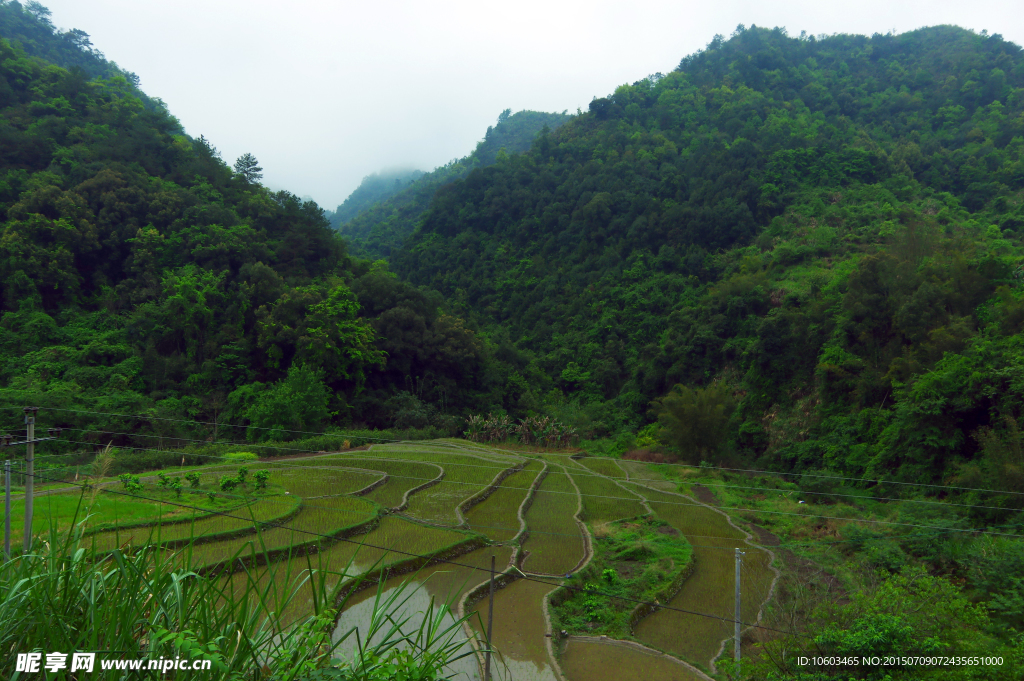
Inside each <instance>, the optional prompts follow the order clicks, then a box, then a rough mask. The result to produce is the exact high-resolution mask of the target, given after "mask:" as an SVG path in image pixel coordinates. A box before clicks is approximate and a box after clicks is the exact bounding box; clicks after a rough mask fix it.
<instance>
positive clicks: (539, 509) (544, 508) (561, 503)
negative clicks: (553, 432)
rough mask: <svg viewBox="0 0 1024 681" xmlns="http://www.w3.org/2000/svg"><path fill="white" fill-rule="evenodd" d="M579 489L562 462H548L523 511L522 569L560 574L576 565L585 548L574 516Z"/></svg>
mask: <svg viewBox="0 0 1024 681" xmlns="http://www.w3.org/2000/svg"><path fill="white" fill-rule="evenodd" d="M579 503H580V501H579V493H578V492H577V491H576V487H575V486H574V485H573V483H572V480H571V479H570V478H569V475H568V474H567V473H566V472H565V469H563V468H562V467H561V466H558V465H553V464H548V474H547V476H546V477H545V478H544V480H543V481H542V482H541V483H540V487H539V488H538V489H537V492H536V494H535V495H534V499H533V503H532V504H531V505H530V509H529V510H528V511H527V512H526V527H527V532H528V535H527V538H526V541H525V542H524V543H523V549H524V550H525V551H527V552H528V555H527V556H526V559H525V560H524V561H523V570H525V571H527V572H534V573H538V574H548V575H563V574H565V573H567V572H569V571H570V570H574V569H576V566H577V565H579V563H580V561H582V560H583V557H584V553H585V551H586V544H585V543H584V539H583V535H582V533H581V531H580V527H579V525H578V524H577V523H576V520H575V518H574V517H573V516H574V515H575V513H576V511H577V509H578V508H579Z"/></svg>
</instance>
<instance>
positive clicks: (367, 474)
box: [270, 466, 383, 499]
mask: <svg viewBox="0 0 1024 681" xmlns="http://www.w3.org/2000/svg"><path fill="white" fill-rule="evenodd" d="M270 471H271V475H270V484H275V483H276V484H279V485H281V486H282V487H284V488H285V489H286V490H288V492H289V493H290V494H295V495H298V496H300V497H302V498H303V499H309V498H313V497H326V496H334V495H341V494H351V493H352V492H356V491H358V490H361V489H364V488H365V487H368V486H369V485H371V484H373V483H374V482H376V481H377V480H379V479H380V477H381V475H383V472H379V471H373V470H356V469H349V468H333V467H326V466H323V467H316V468H295V469H291V470H290V469H289V468H288V467H286V466H282V467H279V468H273V469H270Z"/></svg>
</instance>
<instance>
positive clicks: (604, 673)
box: [559, 639, 701, 681]
mask: <svg viewBox="0 0 1024 681" xmlns="http://www.w3.org/2000/svg"><path fill="white" fill-rule="evenodd" d="M559 662H560V663H561V667H562V672H564V673H565V675H566V676H567V677H568V678H569V679H570V680H571V681H577V680H578V681H585V680H586V681H699V680H700V679H701V677H700V676H698V675H697V674H695V673H694V672H692V671H691V670H689V669H688V668H686V667H684V666H683V665H681V664H679V663H678V662H676V661H674V660H672V658H670V657H667V656H665V655H659V654H658V653H654V652H644V651H642V650H638V649H636V648H631V647H625V646H621V645H618V644H616V643H615V642H614V641H612V642H604V643H602V642H600V641H584V640H579V639H573V640H570V641H569V643H568V644H566V646H565V651H564V652H563V653H562V657H561V660H559Z"/></svg>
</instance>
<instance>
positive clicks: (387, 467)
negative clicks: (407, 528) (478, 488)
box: [317, 455, 439, 508]
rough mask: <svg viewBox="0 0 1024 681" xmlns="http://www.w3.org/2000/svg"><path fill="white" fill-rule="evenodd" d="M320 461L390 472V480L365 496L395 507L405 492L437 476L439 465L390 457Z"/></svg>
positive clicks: (385, 505) (319, 461)
mask: <svg viewBox="0 0 1024 681" xmlns="http://www.w3.org/2000/svg"><path fill="white" fill-rule="evenodd" d="M317 461H318V463H323V464H328V463H329V464H330V465H337V466H351V467H353V468H365V469H367V470H374V471H380V472H382V473H387V474H388V476H389V477H388V481H387V482H386V483H384V484H383V485H381V486H380V487H378V488H377V489H375V490H373V491H372V492H370V493H369V494H367V495H366V496H365V497H364V498H366V499H370V500H371V501H375V502H377V503H378V504H380V505H381V506H383V507H384V508H395V507H397V506H398V505H399V504H401V503H402V498H403V497H404V496H405V493H406V492H407V491H408V490H410V489H412V488H414V487H419V486H420V485H422V484H423V483H425V482H427V481H429V480H433V479H434V478H436V477H437V474H438V472H439V471H438V469H437V466H433V465H430V464H427V463H418V462H416V461H391V460H388V459H383V458H382V459H369V458H352V457H349V456H347V455H346V456H344V457H341V458H333V457H332V458H324V459H318V460H317Z"/></svg>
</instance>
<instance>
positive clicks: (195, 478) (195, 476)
mask: <svg viewBox="0 0 1024 681" xmlns="http://www.w3.org/2000/svg"><path fill="white" fill-rule="evenodd" d="M199 477H200V476H199V472H198V471H192V472H191V473H186V474H185V479H186V480H188V481H189V484H191V485H192V489H199Z"/></svg>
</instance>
